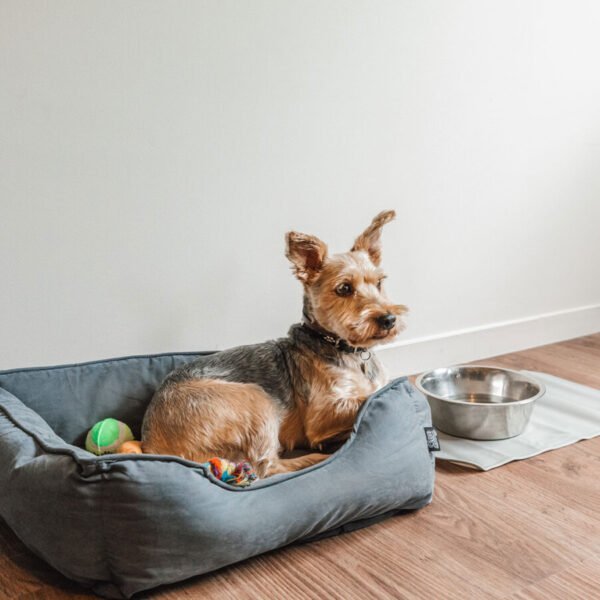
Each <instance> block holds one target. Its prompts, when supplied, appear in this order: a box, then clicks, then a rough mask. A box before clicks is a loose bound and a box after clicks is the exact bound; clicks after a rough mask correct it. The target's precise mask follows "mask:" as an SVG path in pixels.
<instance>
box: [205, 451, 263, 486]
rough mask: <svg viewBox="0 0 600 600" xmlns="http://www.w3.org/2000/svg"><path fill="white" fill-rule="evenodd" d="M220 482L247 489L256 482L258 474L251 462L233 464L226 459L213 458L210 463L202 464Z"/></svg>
mask: <svg viewBox="0 0 600 600" xmlns="http://www.w3.org/2000/svg"><path fill="white" fill-rule="evenodd" d="M202 466H204V467H206V468H207V469H208V470H209V471H210V472H211V473H212V474H213V475H214V476H215V477H216V478H217V479H218V480H219V481H222V482H223V483H228V484H229V485H234V486H236V487H246V486H248V485H250V484H251V483H252V482H253V481H255V480H256V472H255V471H254V469H253V468H252V465H251V464H250V463H249V462H246V461H242V462H233V461H231V460H227V459H226V458H217V457H215V458H211V459H210V460H209V461H208V462H205V463H202Z"/></svg>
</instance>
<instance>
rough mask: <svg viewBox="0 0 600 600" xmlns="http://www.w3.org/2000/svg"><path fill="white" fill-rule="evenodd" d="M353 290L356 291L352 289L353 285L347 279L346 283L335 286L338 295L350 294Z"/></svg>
mask: <svg viewBox="0 0 600 600" xmlns="http://www.w3.org/2000/svg"><path fill="white" fill-rule="evenodd" d="M352 292H354V290H353V289H352V285H351V284H350V283H348V282H347V281H345V282H344V283H340V285H338V286H337V287H336V288H335V293H336V294H337V295H338V296H350V295H351V294H352Z"/></svg>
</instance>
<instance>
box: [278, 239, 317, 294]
mask: <svg viewBox="0 0 600 600" xmlns="http://www.w3.org/2000/svg"><path fill="white" fill-rule="evenodd" d="M285 255H286V256H287V257H288V259H289V260H290V261H291V263H292V264H293V265H294V267H293V268H294V273H295V275H296V277H297V278H298V279H299V280H300V281H302V283H306V284H308V285H310V284H311V283H312V282H313V281H314V280H315V279H316V278H317V276H318V275H319V272H320V271H321V269H322V268H323V261H324V260H325V257H326V256H327V245H326V244H325V242H322V241H321V240H320V239H319V238H318V237H315V236H314V235H307V234H306V233H298V232H296V231H289V232H288V233H286V234H285Z"/></svg>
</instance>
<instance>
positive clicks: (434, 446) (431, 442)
mask: <svg viewBox="0 0 600 600" xmlns="http://www.w3.org/2000/svg"><path fill="white" fill-rule="evenodd" d="M423 429H424V430H425V437H426V438H427V447H428V448H429V452H439V451H440V450H441V448H440V440H438V435H437V431H436V430H435V428H434V427H423Z"/></svg>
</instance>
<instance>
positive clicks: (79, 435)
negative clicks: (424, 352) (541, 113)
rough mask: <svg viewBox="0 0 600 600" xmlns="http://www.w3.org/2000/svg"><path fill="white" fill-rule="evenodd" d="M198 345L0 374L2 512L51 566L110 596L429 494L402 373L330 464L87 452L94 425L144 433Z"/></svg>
mask: <svg viewBox="0 0 600 600" xmlns="http://www.w3.org/2000/svg"><path fill="white" fill-rule="evenodd" d="M199 355H200V354H198V353H195V354H192V353H190V354H162V355H155V356H138V357H129V358H119V359H111V360H103V361H97V362H92V363H85V364H79V365H68V366H59V367H50V368H39V369H37V368H34V369H20V370H13V371H4V372H0V516H1V517H2V518H3V519H4V520H5V521H6V522H7V523H8V525H9V526H10V527H11V528H12V529H13V530H14V531H15V533H16V534H17V536H18V537H19V538H20V539H21V540H22V541H23V543H24V544H25V545H26V546H27V547H28V548H29V549H30V550H32V551H33V552H34V553H35V554H37V555H39V556H40V557H42V558H43V559H44V560H45V561H47V562H48V563H49V564H50V565H52V566H53V567H54V568H55V569H57V570H58V571H60V572H61V573H63V574H64V575H66V576H67V577H69V578H71V579H74V580H76V581H78V582H79V583H81V584H82V585H84V586H86V587H88V588H91V589H92V590H93V591H94V592H96V593H97V594H99V595H101V596H105V597H108V598H129V597H131V595H133V594H135V593H136V592H140V591H142V590H147V589H150V588H152V587H155V586H158V585H161V584H165V583H170V582H175V581H180V580H183V579H186V578H188V577H192V576H194V575H199V574H202V573H207V572H209V571H212V570H214V569H218V568H220V567H223V566H225V565H229V564H232V563H235V562H237V561H240V560H243V559H245V558H248V557H250V556H254V555H256V554H260V553H262V552H266V551H269V550H272V549H274V548H278V547H280V546H284V545H286V544H290V543H293V542H298V541H307V540H309V539H314V538H319V537H323V536H325V535H331V534H335V533H341V532H342V531H347V530H351V529H355V528H357V527H360V526H364V525H368V524H370V523H371V522H373V521H374V520H378V519H380V518H383V517H384V516H388V515H391V514H394V513H397V512H401V511H404V510H411V509H417V508H420V507H423V506H425V505H426V504H428V503H429V502H430V501H431V497H432V492H433V481H434V458H433V455H432V454H431V453H430V451H429V445H428V440H427V436H426V433H427V432H426V431H424V428H427V427H429V426H430V425H431V417H430V413H429V407H428V404H427V402H426V400H425V399H424V397H423V396H422V395H421V394H420V393H419V392H417V391H416V390H415V389H414V388H413V387H412V386H411V385H410V383H409V382H408V381H407V380H406V378H402V379H397V380H395V381H393V382H391V383H390V384H389V385H387V386H386V387H385V388H383V389H381V390H379V391H378V392H377V393H375V394H374V395H373V396H371V397H370V398H369V399H368V400H367V401H366V402H365V404H364V405H363V407H362V409H361V411H360V412H359V414H358V416H357V419H356V422H355V425H354V430H353V432H352V434H351V437H350V439H349V440H348V441H347V442H346V443H345V444H344V445H343V446H342V447H341V448H340V449H339V450H338V451H337V452H335V453H334V454H332V456H331V457H330V458H329V459H327V460H326V461H324V462H322V463H320V464H318V465H315V466H313V467H310V468H308V469H304V470H303V471H297V472H295V473H287V474H283V475H278V476H275V477H271V478H267V479H264V480H261V481H258V482H256V483H255V484H254V485H252V486H250V487H249V488H243V489H241V488H234V487H230V486H228V485H227V484H224V483H222V482H220V481H218V480H217V479H216V478H214V477H213V476H212V475H211V474H210V473H209V472H207V470H206V469H205V468H204V467H202V466H201V465H199V464H197V463H193V462H190V461H186V460H183V459H180V458H176V457H172V456H156V455H115V454H110V455H104V456H94V455H93V454H90V453H89V452H87V451H86V450H84V449H83V448H82V446H83V443H84V439H85V435H86V432H87V430H88V429H89V428H90V427H91V425H93V424H94V423H95V422H96V421H98V420H100V419H102V418H105V417H108V416H110V417H114V418H116V419H119V420H121V421H124V422H126V423H128V424H129V425H130V426H131V427H132V429H133V432H134V434H136V435H139V432H140V427H141V421H142V418H143V414H144V410H145V408H146V406H147V404H148V402H149V401H150V398H151V397H152V393H153V391H154V389H155V388H156V386H157V385H158V384H159V382H160V381H161V380H162V379H163V377H164V376H165V375H166V374H167V373H168V372H169V371H171V370H172V369H174V368H176V367H178V366H180V365H182V364H183V363H185V362H188V361H191V360H193V359H195V358H196V357H198V356H199Z"/></svg>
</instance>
